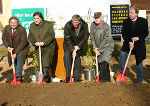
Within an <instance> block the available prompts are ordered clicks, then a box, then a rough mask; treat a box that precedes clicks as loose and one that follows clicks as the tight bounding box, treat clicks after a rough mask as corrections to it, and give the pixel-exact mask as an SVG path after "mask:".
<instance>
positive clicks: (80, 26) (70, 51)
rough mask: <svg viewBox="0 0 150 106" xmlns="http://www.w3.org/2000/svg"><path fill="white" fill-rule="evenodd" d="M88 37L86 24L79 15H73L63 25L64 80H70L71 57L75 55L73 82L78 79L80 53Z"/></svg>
mask: <svg viewBox="0 0 150 106" xmlns="http://www.w3.org/2000/svg"><path fill="white" fill-rule="evenodd" d="M88 37H89V32H88V25H87V23H86V22H85V21H84V20H82V18H81V17H80V16H79V15H73V16H72V20H70V21H68V22H67V23H66V25H65V27H64V42H63V47H64V66H65V69H66V80H65V82H69V80H70V72H71V62H72V57H75V80H74V81H75V82H79V81H80V75H81V59H80V56H81V53H82V48H83V46H84V44H85V43H86V42H87V40H88Z"/></svg>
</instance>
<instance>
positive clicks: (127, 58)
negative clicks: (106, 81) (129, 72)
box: [122, 41, 134, 75]
mask: <svg viewBox="0 0 150 106" xmlns="http://www.w3.org/2000/svg"><path fill="white" fill-rule="evenodd" d="M132 43H133V44H134V41H133V42H132ZM132 49H133V48H130V51H129V54H128V57H127V60H126V63H125V66H124V69H123V72H122V75H124V73H125V70H126V67H127V64H128V60H129V57H130V55H131V51H132Z"/></svg>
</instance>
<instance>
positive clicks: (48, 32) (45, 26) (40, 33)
mask: <svg viewBox="0 0 150 106" xmlns="http://www.w3.org/2000/svg"><path fill="white" fill-rule="evenodd" d="M28 39H29V41H30V43H31V44H32V45H33V46H34V47H35V49H36V51H37V55H38V51H39V49H38V47H36V46H35V42H44V46H42V47H41V55H42V65H43V67H51V65H52V61H53V55H54V50H55V32H54V29H53V23H52V22H49V21H45V20H43V21H42V23H41V25H40V26H37V25H36V24H35V23H34V22H33V23H32V24H31V25H30V31H29V36H28ZM37 57H39V56H37Z"/></svg>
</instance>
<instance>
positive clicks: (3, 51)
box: [0, 48, 8, 57]
mask: <svg viewBox="0 0 150 106" xmlns="http://www.w3.org/2000/svg"><path fill="white" fill-rule="evenodd" d="M7 54H8V51H7V48H0V57H3V56H6V55H7Z"/></svg>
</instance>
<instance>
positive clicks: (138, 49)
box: [120, 6, 149, 83]
mask: <svg viewBox="0 0 150 106" xmlns="http://www.w3.org/2000/svg"><path fill="white" fill-rule="evenodd" d="M138 13H139V11H138V9H137V8H136V7H134V6H133V7H131V8H130V13H129V16H130V17H129V18H128V19H126V20H124V21H123V28H122V37H123V39H124V42H123V46H122V48H121V51H120V72H121V73H122V71H123V68H124V65H125V62H126V58H127V53H128V52H129V50H130V48H133V50H132V53H133V54H134V55H135V58H136V65H137V82H138V83H142V82H143V63H142V61H143V60H144V59H145V58H146V46H145V38H146V37H147V36H148V34H149V31H148V23H147V20H146V19H144V18H142V17H138ZM133 41H134V44H133V43H132V42H133ZM125 74H126V73H125Z"/></svg>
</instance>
